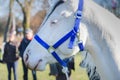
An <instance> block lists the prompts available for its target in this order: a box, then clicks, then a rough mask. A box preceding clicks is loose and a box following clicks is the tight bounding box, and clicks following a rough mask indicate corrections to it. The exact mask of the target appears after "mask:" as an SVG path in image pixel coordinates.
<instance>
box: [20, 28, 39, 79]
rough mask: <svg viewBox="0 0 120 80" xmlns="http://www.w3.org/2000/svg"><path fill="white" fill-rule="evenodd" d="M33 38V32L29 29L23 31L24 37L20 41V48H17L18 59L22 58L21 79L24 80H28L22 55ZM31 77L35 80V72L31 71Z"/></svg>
mask: <svg viewBox="0 0 120 80" xmlns="http://www.w3.org/2000/svg"><path fill="white" fill-rule="evenodd" d="M32 38H33V31H32V30H31V29H27V30H26V31H25V37H24V38H23V39H22V41H21V43H20V46H19V48H18V50H19V52H20V57H21V58H22V65H23V72H24V75H23V79H24V80H28V68H27V67H26V66H25V63H24V60H23V53H24V51H25V49H26V47H27V46H28V44H29V43H30V41H31V40H32ZM32 75H33V80H37V77H36V72H35V71H32Z"/></svg>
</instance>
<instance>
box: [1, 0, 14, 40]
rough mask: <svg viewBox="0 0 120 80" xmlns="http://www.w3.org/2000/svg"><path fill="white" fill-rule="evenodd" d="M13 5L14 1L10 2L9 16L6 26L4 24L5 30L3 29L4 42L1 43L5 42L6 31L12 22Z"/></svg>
mask: <svg viewBox="0 0 120 80" xmlns="http://www.w3.org/2000/svg"><path fill="white" fill-rule="evenodd" d="M13 4H14V0H10V4H9V8H10V9H9V16H8V20H7V24H6V28H5V32H4V40H3V42H6V41H7V32H8V29H9V28H10V26H11V22H12V8H13Z"/></svg>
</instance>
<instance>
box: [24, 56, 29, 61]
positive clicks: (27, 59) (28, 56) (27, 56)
mask: <svg viewBox="0 0 120 80" xmlns="http://www.w3.org/2000/svg"><path fill="white" fill-rule="evenodd" d="M28 58H29V55H28V54H26V59H25V62H27V60H28Z"/></svg>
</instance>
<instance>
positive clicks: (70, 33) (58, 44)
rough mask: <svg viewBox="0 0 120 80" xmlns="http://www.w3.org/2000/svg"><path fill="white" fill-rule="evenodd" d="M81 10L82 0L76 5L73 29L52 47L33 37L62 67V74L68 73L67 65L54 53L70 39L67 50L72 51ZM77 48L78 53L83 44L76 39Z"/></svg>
mask: <svg viewBox="0 0 120 80" xmlns="http://www.w3.org/2000/svg"><path fill="white" fill-rule="evenodd" d="M82 10H83V0H79V4H78V9H77V12H76V14H75V16H76V19H75V25H74V28H73V29H72V30H71V31H70V32H69V33H67V34H66V35H65V36H64V37H62V38H61V39H60V40H59V41H57V42H56V43H55V44H54V45H53V46H50V45H48V44H47V43H46V42H45V41H43V40H42V39H41V38H40V37H39V36H38V35H37V34H36V35H35V36H34V38H35V40H36V41H37V42H38V43H39V44H40V45H42V46H43V47H44V48H45V49H47V50H48V52H49V53H51V54H52V55H53V56H54V58H55V59H56V60H57V61H58V62H59V63H60V64H61V65H62V66H63V72H64V73H65V74H66V73H67V72H68V69H67V63H66V62H64V61H63V60H62V59H61V58H60V57H59V56H58V55H57V53H56V52H55V51H56V49H57V48H58V47H59V46H60V45H61V44H62V43H64V42H65V41H66V40H68V39H69V38H70V42H69V45H68V48H70V49H72V48H73V44H74V41H75V38H76V37H77V36H79V35H77V33H80V32H79V31H80V30H79V29H80V28H79V25H80V21H81V18H82ZM78 41H79V42H78V46H79V48H80V51H83V50H84V47H83V44H82V42H81V41H80V40H79V39H78Z"/></svg>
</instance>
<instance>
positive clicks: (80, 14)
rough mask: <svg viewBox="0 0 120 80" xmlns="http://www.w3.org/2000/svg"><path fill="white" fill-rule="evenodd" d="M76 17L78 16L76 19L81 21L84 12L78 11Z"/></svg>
mask: <svg viewBox="0 0 120 80" xmlns="http://www.w3.org/2000/svg"><path fill="white" fill-rule="evenodd" d="M75 16H76V18H78V19H81V18H82V11H80V10H78V11H76V14H75Z"/></svg>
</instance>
